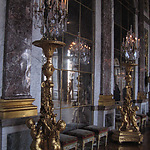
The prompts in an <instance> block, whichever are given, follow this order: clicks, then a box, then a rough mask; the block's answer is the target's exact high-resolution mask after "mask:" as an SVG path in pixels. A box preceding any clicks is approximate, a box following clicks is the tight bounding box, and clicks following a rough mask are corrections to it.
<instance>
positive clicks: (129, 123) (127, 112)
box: [112, 28, 143, 143]
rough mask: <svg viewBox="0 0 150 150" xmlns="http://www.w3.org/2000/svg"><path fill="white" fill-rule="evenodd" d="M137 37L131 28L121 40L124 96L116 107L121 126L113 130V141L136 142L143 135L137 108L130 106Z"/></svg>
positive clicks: (136, 56)
mask: <svg viewBox="0 0 150 150" xmlns="http://www.w3.org/2000/svg"><path fill="white" fill-rule="evenodd" d="M137 41H139V40H137V38H135V36H134V34H133V33H132V28H131V30H130V31H129V32H128V33H127V37H126V42H124V41H123V44H122V48H123V51H124V53H125V58H126V63H124V66H125V69H126V77H125V80H126V87H125V89H126V96H125V100H124V104H123V106H118V109H119V110H120V112H121V119H122V120H121V126H120V128H119V131H115V132H114V134H113V135H112V138H113V140H114V141H118V142H120V143H122V142H138V143H141V142H142V141H143V135H142V134H141V133H140V131H139V127H138V125H137V119H136V111H137V110H138V109H139V108H138V106H134V107H133V106H132V105H133V103H132V98H131V93H132V90H131V88H132V87H131V85H130V82H131V80H132V76H131V71H132V69H133V67H134V66H137V64H135V63H134V61H135V60H136V59H137V58H138V47H137V46H138V45H139V43H138V44H137Z"/></svg>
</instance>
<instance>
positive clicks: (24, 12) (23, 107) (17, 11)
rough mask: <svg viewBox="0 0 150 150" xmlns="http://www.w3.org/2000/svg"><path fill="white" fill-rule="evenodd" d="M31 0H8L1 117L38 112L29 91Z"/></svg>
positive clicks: (17, 116)
mask: <svg viewBox="0 0 150 150" xmlns="http://www.w3.org/2000/svg"><path fill="white" fill-rule="evenodd" d="M31 50H32V1H31V0H8V1H7V7H6V27H5V44H4V64H3V84H2V98H1V99H0V110H1V111H0V119H8V118H19V117H27V116H33V115H37V107H36V106H34V105H33V104H32V103H33V101H34V99H33V98H32V97H31V95H30V72H31Z"/></svg>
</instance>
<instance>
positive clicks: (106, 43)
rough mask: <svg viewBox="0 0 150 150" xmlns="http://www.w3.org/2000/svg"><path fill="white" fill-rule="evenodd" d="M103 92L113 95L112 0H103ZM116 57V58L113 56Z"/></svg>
mask: <svg viewBox="0 0 150 150" xmlns="http://www.w3.org/2000/svg"><path fill="white" fill-rule="evenodd" d="M101 4H102V7H101V8H102V10H101V11H102V16H101V17H102V20H101V21H102V23H101V24H102V35H101V71H102V72H101V94H103V95H111V84H112V73H113V72H112V67H114V66H113V65H112V34H113V33H112V17H113V12H112V7H113V6H112V0H102V2H101ZM113 59H114V58H113Z"/></svg>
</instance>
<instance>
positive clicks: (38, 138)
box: [26, 119, 43, 150]
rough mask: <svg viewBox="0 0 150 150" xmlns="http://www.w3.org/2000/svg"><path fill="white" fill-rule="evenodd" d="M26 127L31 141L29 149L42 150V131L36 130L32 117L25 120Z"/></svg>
mask: <svg viewBox="0 0 150 150" xmlns="http://www.w3.org/2000/svg"><path fill="white" fill-rule="evenodd" d="M26 125H27V127H28V128H29V129H30V130H31V137H32V139H33V140H32V143H31V146H30V149H31V150H42V149H43V148H42V145H43V143H42V131H41V130H37V128H36V126H35V122H34V120H33V119H28V120H27V121H26Z"/></svg>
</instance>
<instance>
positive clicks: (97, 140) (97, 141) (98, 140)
mask: <svg viewBox="0 0 150 150" xmlns="http://www.w3.org/2000/svg"><path fill="white" fill-rule="evenodd" d="M99 144H100V135H98V137H97V138H96V147H97V149H99Z"/></svg>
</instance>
